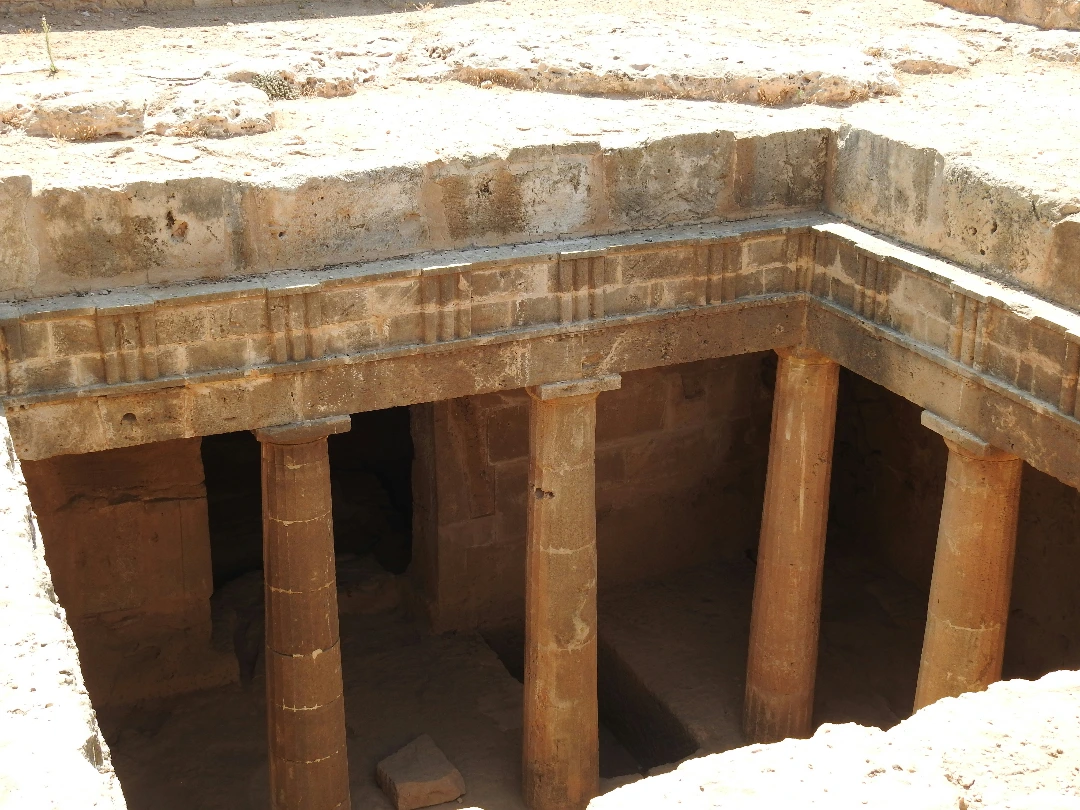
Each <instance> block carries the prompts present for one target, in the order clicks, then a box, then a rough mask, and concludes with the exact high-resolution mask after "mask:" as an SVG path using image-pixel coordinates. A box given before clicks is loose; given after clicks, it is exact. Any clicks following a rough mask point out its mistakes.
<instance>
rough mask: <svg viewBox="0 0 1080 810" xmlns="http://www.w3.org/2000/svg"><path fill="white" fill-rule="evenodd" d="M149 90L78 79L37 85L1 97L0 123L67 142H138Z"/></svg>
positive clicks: (8, 91) (8, 90) (7, 91)
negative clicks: (132, 140)
mask: <svg viewBox="0 0 1080 810" xmlns="http://www.w3.org/2000/svg"><path fill="white" fill-rule="evenodd" d="M145 110H146V95H145V88H143V87H141V86H132V85H119V86H113V87H104V88H97V87H93V86H92V84H90V83H87V82H82V81H78V80H69V81H66V82H60V83H57V82H47V81H46V82H38V83H35V84H32V85H29V86H27V87H24V88H21V89H20V90H18V91H15V90H13V89H7V90H6V92H4V93H3V95H2V96H0V124H6V125H7V126H9V127H13V128H16V129H22V130H24V131H25V132H26V134H27V135H36V136H41V137H47V138H61V139H63V140H66V141H95V140H99V139H102V138H135V137H138V136H139V135H141V134H142V133H143V128H144V127H143V117H144V114H145Z"/></svg>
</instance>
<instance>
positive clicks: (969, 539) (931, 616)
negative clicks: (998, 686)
mask: <svg viewBox="0 0 1080 810" xmlns="http://www.w3.org/2000/svg"><path fill="white" fill-rule="evenodd" d="M923 424H924V425H926V426H927V427H929V428H930V429H931V430H934V431H935V432H937V433H940V434H941V435H942V436H943V437H944V438H945V444H946V445H948V448H949V466H948V470H947V472H946V477H945V498H944V501H943V502H942V505H941V522H940V523H939V525H938V539H937V551H936V553H935V556H934V575H933V578H932V580H931V583H930V603H929V606H928V608H927V614H926V635H925V636H924V637H923V650H922V661H921V663H920V665H919V683H918V687H917V688H916V692H915V709H916V710H918V709H921V708H922V707H923V706H927V705H929V704H931V703H933V702H934V701H936V700H938V699H939V698H943V697H950V696H952V697H955V696H956V695H960V694H963V693H964V692H975V691H979V690H982V689H985V688H986V687H987V686H989V685H990V684H992V683H994V682H995V681H997V680H999V679H1000V678H1001V665H1002V661H1003V660H1004V656H1005V626H1006V624H1007V623H1008V618H1009V597H1010V594H1011V592H1012V573H1013V558H1014V556H1015V553H1016V523H1017V518H1018V516H1019V511H1020V476H1021V473H1022V472H1023V466H1024V465H1023V462H1022V461H1021V460H1020V459H1019V458H1017V457H1016V456H1014V455H1012V454H1010V453H1006V452H1004V451H1002V450H998V449H997V448H994V447H991V446H990V445H989V444H987V443H986V442H984V441H982V440H981V439H979V438H978V437H976V436H974V435H972V434H970V433H968V432H967V431H964V430H962V429H961V428H959V427H957V426H955V425H952V424H951V423H949V422H946V421H945V420H944V419H942V418H941V417H939V416H937V415H935V414H932V413H929V412H927V411H924V412H923Z"/></svg>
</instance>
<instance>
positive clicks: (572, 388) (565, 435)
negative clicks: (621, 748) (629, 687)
mask: <svg viewBox="0 0 1080 810" xmlns="http://www.w3.org/2000/svg"><path fill="white" fill-rule="evenodd" d="M620 382H621V380H620V378H619V376H618V375H610V376H606V377H601V378H598V379H591V380H581V381H574V382H565V383H553V384H550V385H541V386H538V387H536V388H530V389H529V394H530V395H531V403H532V407H531V408H530V410H529V495H528V504H529V506H528V539H527V547H526V563H525V565H526V583H525V724H524V725H525V728H524V735H525V738H524V744H523V779H524V793H525V802H526V804H527V805H528V806H529V807H530V808H532V810H584V808H585V806H586V805H587V804H588V803H589V800H590V799H592V798H593V797H594V796H596V793H597V790H598V787H599V778H600V770H599V756H600V754H599V719H598V717H597V702H596V701H597V698H596V494H595V493H596V481H595V478H596V458H595V456H596V452H595V450H596V397H597V395H598V394H599V393H600V392H601V391H610V390H612V389H615V388H618V387H619V385H620Z"/></svg>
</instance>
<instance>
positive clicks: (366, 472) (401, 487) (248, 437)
mask: <svg viewBox="0 0 1080 810" xmlns="http://www.w3.org/2000/svg"><path fill="white" fill-rule="evenodd" d="M352 422H353V427H352V430H351V431H349V432H347V433H341V434H337V435H335V436H331V437H330V439H329V442H328V444H329V454H330V484H331V488H332V492H333V501H334V549H335V551H336V552H337V555H338V557H339V559H340V560H347V559H349V558H350V557H362V556H364V555H368V554H371V555H373V556H374V557H375V559H376V560H377V561H378V562H379V564H380V565H381V566H382V567H383V568H384V569H386V570H387V571H389V572H391V573H393V574H401V573H404V571H405V569H406V568H408V565H409V561H410V559H411V521H412V485H411V480H410V475H411V468H412V457H413V448H412V438H411V436H410V434H409V411H408V409H407V408H390V409H387V410H383V411H371V412H369V413H362V414H354V415H353V417H352ZM202 458H203V468H204V470H205V473H206V494H207V502H208V512H209V520H210V545H211V557H212V560H213V571H214V587H215V588H218V587H221V586H222V585H224V584H225V583H227V582H230V581H232V580H234V579H236V578H237V577H240V576H242V575H243V574H245V573H247V572H249V571H256V570H260V569H261V568H262V494H261V479H260V475H261V473H260V457H259V443H258V441H257V440H256V439H255V437H254V436H253V435H252V434H251V433H249V432H246V431H245V432H239V433H226V434H222V435H219V436H208V437H206V438H204V439H203V442H202Z"/></svg>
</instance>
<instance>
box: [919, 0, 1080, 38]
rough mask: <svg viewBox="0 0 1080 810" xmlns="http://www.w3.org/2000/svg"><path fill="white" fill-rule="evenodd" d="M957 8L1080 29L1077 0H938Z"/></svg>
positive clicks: (1079, 3) (1037, 23) (1049, 25)
mask: <svg viewBox="0 0 1080 810" xmlns="http://www.w3.org/2000/svg"><path fill="white" fill-rule="evenodd" d="M935 2H938V3H941V4H942V5H945V6H950V7H952V8H955V9H957V10H958V11H970V12H973V13H975V14H992V15H993V16H995V17H1001V18H1002V19H1004V20H1009V21H1010V22H1018V23H1026V24H1027V25H1037V26H1039V27H1040V28H1066V29H1071V30H1074V31H1075V30H1080V2H1077V0H935Z"/></svg>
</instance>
